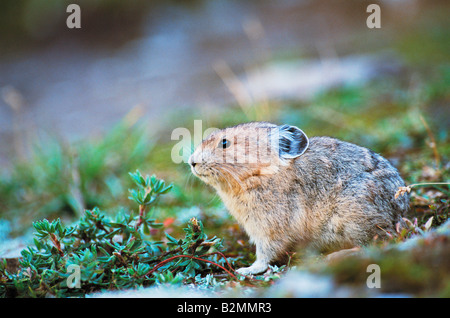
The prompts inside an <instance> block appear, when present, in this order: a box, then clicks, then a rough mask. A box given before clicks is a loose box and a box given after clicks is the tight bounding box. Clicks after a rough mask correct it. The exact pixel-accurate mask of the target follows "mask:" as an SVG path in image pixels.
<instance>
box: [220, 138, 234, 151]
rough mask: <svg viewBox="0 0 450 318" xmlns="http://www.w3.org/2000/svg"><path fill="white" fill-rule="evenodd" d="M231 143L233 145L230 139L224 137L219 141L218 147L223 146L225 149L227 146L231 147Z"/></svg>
mask: <svg viewBox="0 0 450 318" xmlns="http://www.w3.org/2000/svg"><path fill="white" fill-rule="evenodd" d="M230 145H231V143H230V141H229V140H228V139H225V138H223V139H222V140H221V141H220V142H219V144H218V145H217V147H218V148H223V149H225V148H228V147H230Z"/></svg>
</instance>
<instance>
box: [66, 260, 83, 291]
mask: <svg viewBox="0 0 450 318" xmlns="http://www.w3.org/2000/svg"><path fill="white" fill-rule="evenodd" d="M67 274H70V275H69V276H68V277H67V280H66V284H67V287H68V288H81V270H80V265H76V264H70V265H69V266H67Z"/></svg>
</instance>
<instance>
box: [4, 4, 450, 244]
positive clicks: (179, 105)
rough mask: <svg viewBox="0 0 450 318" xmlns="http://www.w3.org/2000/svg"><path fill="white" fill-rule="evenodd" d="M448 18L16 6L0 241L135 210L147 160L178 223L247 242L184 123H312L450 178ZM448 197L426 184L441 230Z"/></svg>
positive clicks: (8, 17) (265, 7) (8, 43)
mask: <svg viewBox="0 0 450 318" xmlns="http://www.w3.org/2000/svg"><path fill="white" fill-rule="evenodd" d="M70 3H76V4H79V6H80V8H81V29H68V28H67V26H66V19H67V17H68V16H69V14H70V13H67V12H66V8H67V6H68V4H70ZM371 3H376V4H378V5H379V6H380V8H381V28H380V29H369V28H368V27H367V25H366V20H367V18H368V16H369V15H370V13H368V12H366V9H367V6H368V5H369V4H371ZM449 17H450V2H449V1H447V0H384V1H381V0H380V1H363V0H333V1H330V0H297V1H296V0H279V1H265V0H258V1H256V0H253V1H243V0H229V1H224V0H214V1H204V0H203V1H202V0H190V1H189V0H184V1H183V0H178V1H177V0H167V1H145V0H129V1H121V0H79V1H76V0H2V1H1V2H0V169H1V174H0V176H1V177H0V178H1V180H0V240H1V239H3V240H5V239H6V238H11V237H16V236H20V235H23V234H26V233H27V231H28V230H29V229H30V224H31V222H32V221H34V220H37V219H40V218H43V217H46V218H50V219H52V218H56V217H61V218H63V219H65V220H67V221H68V222H72V221H75V220H77V218H78V217H79V216H80V215H81V213H82V212H83V210H84V209H86V208H88V209H91V208H93V207H94V206H99V207H100V208H101V209H103V210H105V211H108V212H111V213H112V214H113V213H115V211H117V209H118V208H119V207H120V208H125V209H135V208H136V207H133V206H132V205H131V204H130V201H129V200H128V199H127V196H128V192H127V189H128V188H129V187H130V186H131V180H129V177H128V174H127V173H128V172H129V171H135V170H136V169H140V170H141V171H142V172H143V173H149V174H151V173H155V174H156V175H157V176H158V177H162V178H165V179H166V181H168V182H172V183H174V185H175V187H174V190H173V191H172V192H171V194H170V196H168V199H167V200H166V201H164V202H162V203H161V212H159V213H160V214H159V216H158V218H159V219H160V220H164V221H165V224H166V225H167V226H168V227H169V226H170V224H173V226H174V228H173V229H170V227H169V228H166V231H169V232H170V231H172V230H173V231H176V229H175V228H176V226H181V225H183V224H184V223H183V222H185V221H186V220H187V219H189V218H190V217H192V216H199V217H201V218H202V220H203V221H204V223H205V227H206V228H207V229H209V230H210V231H211V232H213V233H220V236H221V237H222V236H225V237H227V236H229V237H232V238H233V240H231V241H234V242H235V241H236V237H240V236H237V234H236V231H239V229H238V228H236V226H235V225H234V221H233V220H232V219H230V217H229V216H228V215H227V214H226V213H225V212H224V209H223V207H222V205H221V203H220V200H218V198H217V197H216V196H215V195H214V192H213V191H211V189H209V188H208V187H206V186H205V185H204V184H202V183H201V182H199V181H198V180H196V179H195V178H194V177H192V176H191V174H190V171H189V167H187V165H186V164H180V165H176V164H174V163H173V162H172V161H171V158H170V153H171V149H172V147H173V146H174V144H175V143H176V142H177V141H172V140H171V138H170V137H171V132H172V131H173V130H174V129H175V128H177V127H186V128H188V129H190V130H191V132H192V133H193V127H194V125H193V120H194V119H201V120H202V121H203V129H207V128H208V127H218V128H221V127H225V126H228V125H231V124H236V123H240V122H245V121H251V120H270V121H274V122H277V123H280V124H281V123H288V124H293V125H298V126H299V127H300V128H302V129H303V130H304V131H305V132H306V133H307V134H308V135H309V136H315V135H330V136H333V137H338V138H341V139H344V140H346V141H349V142H353V143H357V144H361V145H363V146H366V147H369V148H372V149H373V150H374V151H376V152H379V153H381V154H383V155H384V156H386V157H388V158H389V160H391V162H392V163H393V164H394V165H395V166H396V167H397V168H398V169H399V170H400V172H401V173H402V175H403V177H404V178H405V179H406V181H407V183H408V184H411V183H415V182H436V181H440V182H448V181H449V169H450V165H449V163H448V157H449V155H450V145H449V139H450V136H449V129H448V127H449V126H450V116H449V113H450V91H449V87H450V19H449ZM430 191H431V192H430ZM448 197H449V191H448V189H447V188H445V187H440V188H439V187H437V188H433V189H431V190H430V189H425V190H423V191H422V190H418V191H417V192H416V193H415V196H414V197H413V201H412V207H413V209H412V215H411V216H412V217H413V216H414V217H418V218H419V221H420V222H422V221H426V220H427V219H428V217H429V215H436V220H438V221H436V222H435V223H434V225H439V224H441V223H443V222H444V221H445V220H446V219H447V216H448V209H449V204H448ZM431 206H433V207H432V208H431ZM437 216H439V218H438V217H437ZM239 233H241V232H239ZM239 235H242V233H241V234H239ZM242 238H243V239H245V238H244V236H242ZM9 244H10V243H9ZM20 244H22V243H20ZM10 246H13V245H10ZM234 248H238V247H234Z"/></svg>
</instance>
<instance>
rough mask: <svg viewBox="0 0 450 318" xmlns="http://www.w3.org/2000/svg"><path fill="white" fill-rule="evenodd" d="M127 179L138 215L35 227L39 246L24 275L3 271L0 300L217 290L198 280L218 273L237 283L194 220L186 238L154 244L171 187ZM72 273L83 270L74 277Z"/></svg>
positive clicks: (25, 254) (27, 257) (23, 263)
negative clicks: (157, 212) (179, 288)
mask: <svg viewBox="0 0 450 318" xmlns="http://www.w3.org/2000/svg"><path fill="white" fill-rule="evenodd" d="M130 176H131V178H132V179H133V180H134V182H135V184H136V188H135V189H131V190H130V194H131V195H130V197H129V198H130V199H131V200H132V201H134V202H135V203H137V204H138V206H139V209H138V213H133V211H131V212H130V213H128V212H127V211H125V210H121V211H119V212H118V213H117V214H116V216H115V219H114V220H111V219H110V218H108V217H107V216H106V215H105V214H104V213H103V212H102V211H100V209H98V208H94V209H92V210H86V211H85V213H84V215H83V216H82V218H81V219H80V220H79V222H78V223H77V224H75V225H74V226H69V227H66V226H64V225H63V224H62V223H61V221H60V219H57V220H53V221H51V222H50V221H48V220H46V219H44V220H42V221H38V222H34V223H33V227H34V229H35V231H36V232H35V238H34V246H29V247H27V248H26V249H24V250H23V251H22V253H21V254H22V258H21V259H20V266H19V270H18V271H17V272H9V271H8V270H7V269H6V261H5V262H3V263H1V264H0V295H1V296H3V297H45V296H47V295H53V296H56V297H65V296H84V295H85V294H87V293H91V292H94V291H99V290H103V289H124V288H136V287H140V286H150V285H153V284H155V283H157V284H162V283H172V284H180V283H195V282H196V281H197V282H198V281H202V282H203V283H204V282H205V281H206V282H209V281H211V282H215V283H217V282H216V281H215V280H212V279H207V280H202V279H201V277H203V276H205V275H208V274H213V273H216V272H217V271H220V270H222V271H225V272H226V273H228V274H229V275H230V276H231V277H233V278H236V276H234V274H233V269H232V267H231V264H230V263H229V260H228V259H227V258H226V257H225V256H224V255H223V254H222V252H221V251H222V250H223V244H222V243H223V240H221V239H219V238H216V237H213V238H208V236H207V235H206V233H205V232H204V228H203V225H202V222H201V221H199V220H197V219H196V218H192V219H191V220H190V221H189V222H188V226H187V227H186V228H185V229H184V231H185V234H186V235H185V238H183V239H175V238H174V237H172V236H170V235H169V234H167V233H166V238H167V240H166V241H154V240H152V235H151V231H150V228H153V229H160V228H161V227H162V224H161V223H158V222H157V221H156V219H155V218H152V213H149V212H153V209H154V207H155V206H156V204H157V202H158V199H159V197H160V196H162V195H164V194H166V193H168V192H169V191H170V189H171V188H172V185H166V183H165V182H164V181H163V180H160V179H157V178H156V177H155V176H151V177H150V176H146V177H144V176H142V175H141V173H140V172H139V171H138V170H136V172H135V173H130ZM72 269H78V270H79V271H78V273H79V275H78V276H77V277H75V276H73V274H74V272H73V271H72Z"/></svg>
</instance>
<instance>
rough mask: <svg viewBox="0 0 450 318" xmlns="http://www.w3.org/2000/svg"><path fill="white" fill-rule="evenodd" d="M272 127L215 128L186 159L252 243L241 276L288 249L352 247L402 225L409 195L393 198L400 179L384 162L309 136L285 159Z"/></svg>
mask: <svg viewBox="0 0 450 318" xmlns="http://www.w3.org/2000/svg"><path fill="white" fill-rule="evenodd" d="M279 127H280V126H276V125H274V124H270V123H265V122H255V123H246V124H241V125H238V126H235V127H231V128H226V129H223V130H220V131H217V132H215V133H213V134H211V135H210V136H209V137H208V138H207V139H205V140H204V141H203V143H202V144H201V145H200V146H199V147H198V148H197V149H196V150H195V152H194V153H193V154H192V156H191V158H190V163H191V165H192V164H194V165H195V166H194V165H192V171H193V173H194V174H195V175H197V176H198V177H199V178H201V179H202V180H203V181H205V182H206V183H208V184H210V185H212V186H213V187H214V188H215V189H216V190H217V192H218V194H219V196H220V197H221V199H222V200H223V202H224V204H225V206H226V207H227V209H228V210H229V212H230V213H231V214H232V215H233V216H234V217H235V218H236V220H237V221H238V222H239V224H241V225H242V226H243V227H244V229H245V230H246V232H247V233H248V235H249V237H250V240H251V241H252V242H254V243H255V244H256V249H257V260H256V262H255V263H254V264H253V265H252V266H251V267H249V268H243V269H240V272H241V273H242V274H255V273H258V272H262V271H264V270H266V269H267V266H268V264H269V263H270V262H273V261H276V260H277V259H279V258H280V257H283V256H284V255H285V252H286V251H288V250H289V249H291V248H292V247H293V246H310V247H313V248H316V249H318V250H320V251H333V250H339V249H344V248H352V247H354V246H358V245H363V244H366V243H367V242H369V241H370V240H371V239H372V238H373V237H374V236H375V235H377V234H378V235H383V234H384V233H385V232H384V231H390V232H394V229H395V224H396V223H397V222H400V223H402V222H403V221H402V218H401V216H402V214H403V213H404V212H405V211H406V210H407V209H408V199H409V198H408V196H403V197H400V198H398V199H394V195H395V193H396V191H397V189H398V187H401V186H404V182H403V180H402V178H401V177H400V175H399V174H398V172H397V170H396V169H395V168H394V167H393V166H392V165H391V164H390V163H389V162H388V161H387V160H386V159H384V158H383V157H381V156H380V155H378V154H375V153H374V152H372V151H371V150H369V149H366V148H363V147H360V146H357V145H354V144H350V143H347V142H344V141H340V140H337V139H334V138H330V137H313V138H311V139H310V140H309V146H308V147H307V148H306V147H305V149H306V151H305V150H304V149H303V151H304V152H301V154H299V155H298V156H297V157H295V158H286V157H285V156H284V155H283V154H284V153H283V152H282V151H279V150H278V148H277V147H276V146H277V145H276V142H275V143H274V138H275V140H278V139H277V138H279V137H277V136H278V135H276V134H272V133H271V132H273V131H277V130H278V129H279ZM289 127H293V126H289ZM294 128H295V129H297V130H298V131H299V132H298V131H296V133H297V134H298V136H300V137H302V138H306V141H308V139H307V137H306V135H302V134H303V132H301V130H299V129H298V128H296V127H294ZM294 128H292V130H294ZM269 131H270V133H268V134H267V132H269ZM274 136H275V137H274ZM224 138H226V139H227V140H233V142H231V143H230V146H229V147H228V148H226V149H222V148H221V147H218V144H220V142H221V140H223V139H224ZM303 141H305V140H303ZM306 141H305V142H304V143H303V144H301V145H302V146H305V145H306ZM299 147H300V146H299ZM267 149H269V151H266V150H267ZM294 150H295V149H294ZM287 151H293V150H292V149H290V148H289V147H288V148H287ZM299 153H300V152H299ZM244 159H245V160H244Z"/></svg>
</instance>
